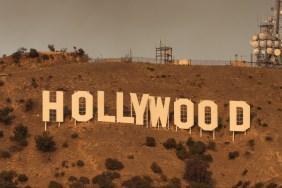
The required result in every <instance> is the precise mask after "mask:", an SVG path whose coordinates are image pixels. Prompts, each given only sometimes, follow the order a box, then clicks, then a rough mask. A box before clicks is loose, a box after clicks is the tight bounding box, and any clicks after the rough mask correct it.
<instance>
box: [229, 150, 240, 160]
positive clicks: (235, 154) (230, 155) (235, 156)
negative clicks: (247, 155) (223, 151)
mask: <svg viewBox="0 0 282 188" xmlns="http://www.w3.org/2000/svg"><path fill="white" fill-rule="evenodd" d="M239 155H240V153H239V152H238V151H233V152H229V154H228V158H229V159H235V158H237V157H239Z"/></svg>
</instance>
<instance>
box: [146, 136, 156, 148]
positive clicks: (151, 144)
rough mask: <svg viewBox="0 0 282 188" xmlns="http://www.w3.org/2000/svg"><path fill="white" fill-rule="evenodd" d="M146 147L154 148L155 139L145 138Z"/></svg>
mask: <svg viewBox="0 0 282 188" xmlns="http://www.w3.org/2000/svg"><path fill="white" fill-rule="evenodd" d="M146 146H149V147H156V139H155V138H154V137H150V136H148V137H146Z"/></svg>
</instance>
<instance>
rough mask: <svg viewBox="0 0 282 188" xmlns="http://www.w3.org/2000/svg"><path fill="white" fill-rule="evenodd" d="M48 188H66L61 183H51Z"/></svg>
mask: <svg viewBox="0 0 282 188" xmlns="http://www.w3.org/2000/svg"><path fill="white" fill-rule="evenodd" d="M48 188H64V187H63V186H62V184H60V183H59V182H56V181H50V183H49V185H48Z"/></svg>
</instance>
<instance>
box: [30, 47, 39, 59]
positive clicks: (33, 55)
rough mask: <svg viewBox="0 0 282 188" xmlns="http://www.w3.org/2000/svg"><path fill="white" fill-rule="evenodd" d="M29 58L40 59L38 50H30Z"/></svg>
mask: <svg viewBox="0 0 282 188" xmlns="http://www.w3.org/2000/svg"><path fill="white" fill-rule="evenodd" d="M29 57H30V58H37V57H39V53H38V52H37V50H36V49H34V48H30V51H29Z"/></svg>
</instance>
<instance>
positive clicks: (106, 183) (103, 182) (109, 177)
mask: <svg viewBox="0 0 282 188" xmlns="http://www.w3.org/2000/svg"><path fill="white" fill-rule="evenodd" d="M117 178H120V174H119V173H117V172H104V173H103V174H99V175H97V176H95V177H94V178H93V179H92V183H93V184H98V185H99V187H104V188H114V187H116V186H115V184H114V183H113V180H114V179H117Z"/></svg>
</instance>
